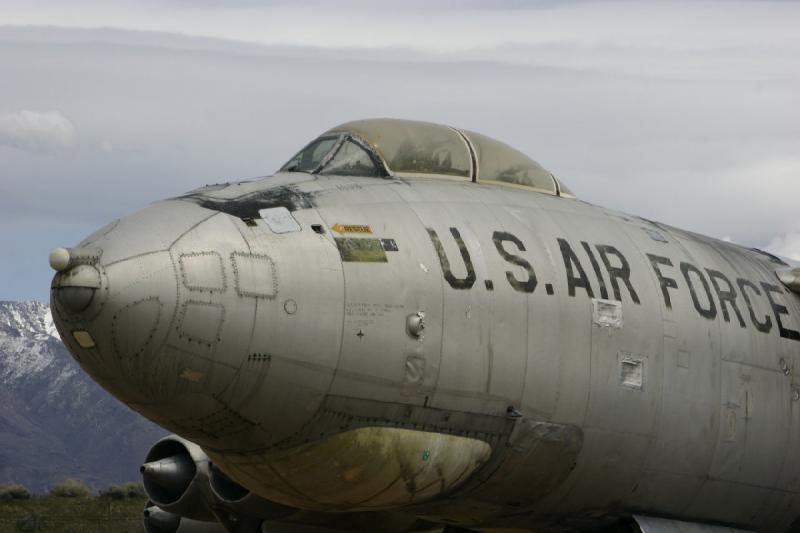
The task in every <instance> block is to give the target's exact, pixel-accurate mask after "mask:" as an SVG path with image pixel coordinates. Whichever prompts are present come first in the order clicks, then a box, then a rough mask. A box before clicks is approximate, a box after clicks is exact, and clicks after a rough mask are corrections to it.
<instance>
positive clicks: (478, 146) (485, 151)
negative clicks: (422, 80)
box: [281, 118, 574, 198]
mask: <svg viewBox="0 0 800 533" xmlns="http://www.w3.org/2000/svg"><path fill="white" fill-rule="evenodd" d="M281 171H284V172H309V173H312V174H321V175H345V176H364V177H406V178H408V177H433V178H447V179H463V180H470V181H473V182H481V183H484V182H488V183H498V184H505V185H512V186H518V187H524V188H526V189H534V190H536V191H539V192H544V193H548V194H553V195H558V196H566V197H570V198H574V196H573V194H572V193H571V192H570V191H569V190H568V189H567V188H566V187H565V186H564V185H563V184H562V183H560V182H559V180H557V179H556V177H555V176H553V175H552V174H551V173H550V172H548V171H547V170H545V169H544V168H542V167H541V166H540V165H539V163H537V162H536V161H534V160H533V159H531V158H529V157H528V156H526V155H525V154H523V153H522V152H520V151H519V150H516V149H514V148H512V147H510V146H508V145H507V144H504V143H501V142H500V141H496V140H494V139H492V138H490V137H486V136H485V135H481V134H480V133H475V132H472V131H466V130H459V129H456V128H451V127H449V126H442V125H440V124H432V123H430V122H418V121H414V120H400V119H389V118H381V119H367V120H356V121H354V122H347V123H345V124H342V125H340V126H337V127H335V128H332V129H330V130H328V131H326V132H325V133H323V134H322V135H320V136H319V137H317V138H316V139H314V140H313V141H312V142H311V143H310V144H309V145H308V146H306V147H305V148H303V149H302V150H300V152H298V153H297V155H295V156H294V157H293V158H292V159H290V160H289V162H287V163H286V164H285V165H283V167H281Z"/></svg>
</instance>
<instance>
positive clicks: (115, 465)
mask: <svg viewBox="0 0 800 533" xmlns="http://www.w3.org/2000/svg"><path fill="white" fill-rule="evenodd" d="M165 433H166V432H165V431H164V430H163V429H161V428H159V427H158V426H156V425H154V424H152V423H150V422H149V421H147V420H145V419H144V418H142V417H141V416H139V415H138V414H136V413H134V412H133V411H131V410H130V409H128V408H127V407H126V406H125V405H123V404H121V403H120V402H118V401H117V400H115V399H114V398H112V397H111V396H110V395H109V394H108V393H107V392H105V391H104V390H103V389H102V388H100V386H99V385H97V384H96V383H94V382H93V381H92V380H91V379H90V378H89V377H88V376H87V375H86V374H85V373H84V372H83V371H82V370H81V369H80V367H79V366H78V364H77V363H76V362H75V361H74V360H73V359H72V357H71V356H70V354H69V352H67V349H66V348H65V347H64V345H63V344H62V343H61V340H60V339H59V337H58V333H57V332H56V329H55V327H54V325H53V320H52V317H51V315H50V308H49V306H47V305H45V304H42V303H39V302H0V483H9V482H15V483H22V484H23V485H25V486H27V487H28V488H29V489H31V490H33V491H36V492H43V491H45V490H47V488H48V487H49V486H50V485H51V484H52V483H53V482H54V481H57V480H59V479H62V478H64V477H77V478H80V479H83V480H85V481H87V482H88V483H89V484H91V485H93V486H95V487H96V488H102V487H105V486H107V485H109V484H110V483H117V482H121V481H130V480H134V479H137V478H138V467H139V465H140V464H141V461H142V459H143V458H144V455H145V453H146V452H147V449H148V447H149V446H150V445H151V444H152V443H153V442H155V441H156V439H158V438H160V437H161V436H163V435H164V434H165Z"/></svg>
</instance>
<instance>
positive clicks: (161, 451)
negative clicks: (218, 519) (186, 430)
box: [139, 435, 214, 521]
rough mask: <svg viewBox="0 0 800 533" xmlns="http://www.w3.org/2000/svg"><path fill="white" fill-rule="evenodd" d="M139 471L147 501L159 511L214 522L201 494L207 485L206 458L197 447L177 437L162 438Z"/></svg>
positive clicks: (148, 454) (212, 515) (151, 450)
mask: <svg viewBox="0 0 800 533" xmlns="http://www.w3.org/2000/svg"><path fill="white" fill-rule="evenodd" d="M139 471H140V472H141V474H142V480H143V482H144V490H145V492H147V496H148V498H150V500H152V502H153V503H154V504H155V505H156V506H157V507H158V508H159V509H160V510H161V511H162V512H169V513H173V514H175V515H178V516H179V517H184V518H191V519H193V520H201V521H213V520H214V514H213V513H212V512H211V509H210V508H209V506H208V504H207V503H206V499H205V498H204V494H203V493H204V491H205V490H206V489H205V487H206V486H207V485H208V457H207V456H206V454H205V453H204V452H203V450H202V449H200V447H199V446H198V445H196V444H194V443H192V442H189V441H188V440H186V439H182V438H180V437H178V436H176V435H171V436H168V437H164V438H163V439H161V440H159V441H158V442H156V443H155V444H154V445H153V447H152V448H150V451H149V452H148V453H147V457H146V459H145V463H144V464H143V465H142V466H141V468H140V469H139ZM159 516H161V515H159Z"/></svg>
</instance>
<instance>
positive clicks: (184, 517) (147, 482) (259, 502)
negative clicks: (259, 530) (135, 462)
mask: <svg viewBox="0 0 800 533" xmlns="http://www.w3.org/2000/svg"><path fill="white" fill-rule="evenodd" d="M139 471H140V472H141V474H142V479H143V482H144V488H145V491H146V492H147V496H148V497H149V498H150V502H148V504H147V506H146V507H145V510H144V525H145V530H146V531H147V533H174V532H177V531H181V532H184V531H191V532H195V531H197V532H198V533H199V532H201V531H203V532H204V531H206V529H201V528H202V527H204V524H207V525H209V526H214V527H217V528H221V526H220V525H219V523H229V522H230V523H237V522H241V521H242V520H245V521H247V522H248V523H261V521H262V520H264V519H271V520H275V519H279V518H282V517H285V516H288V515H290V514H292V513H294V512H296V509H293V508H291V507H287V506H285V505H281V504H278V503H274V502H270V501H268V500H265V499H263V498H261V497H260V496H256V495H255V494H253V493H252V492H250V490H249V489H247V488H245V487H242V486H241V485H239V484H238V483H236V482H235V481H233V480H231V479H230V478H229V477H228V476H226V475H225V473H223V472H222V471H221V470H220V469H219V468H217V467H215V466H214V465H212V464H211V463H210V461H209V459H208V456H207V455H206V454H205V452H204V451H203V450H202V449H201V448H200V447H199V446H198V445H196V444H194V443H193V442H191V441H188V440H186V439H184V438H181V437H178V436H177V435H170V436H168V437H164V438H163V439H161V440H159V441H158V442H156V443H155V444H154V445H153V447H152V448H150V451H149V452H148V453H147V457H146V459H145V463H144V464H143V465H142V466H141V468H140V469H139ZM187 528H191V529H187ZM208 531H224V529H213V528H212V529H209V530H208Z"/></svg>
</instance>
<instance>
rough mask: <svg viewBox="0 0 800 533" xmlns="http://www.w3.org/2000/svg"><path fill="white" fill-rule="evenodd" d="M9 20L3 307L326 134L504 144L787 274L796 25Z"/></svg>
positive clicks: (735, 5)
mask: <svg viewBox="0 0 800 533" xmlns="http://www.w3.org/2000/svg"><path fill="white" fill-rule="evenodd" d="M388 4H389V3H388V2H385V3H377V2H361V1H355V0H351V1H346V2H332V1H322V0H320V1H317V2H308V3H305V4H302V6H301V4H300V3H299V2H295V1H291V2H290V1H258V0H234V1H230V0H229V1H226V2H213V1H211V0H200V1H191V2H190V1H189V0H164V1H160V2H159V1H156V0H136V1H135V2H134V1H128V2H126V1H110V0H103V1H99V0H97V1H92V0H75V1H72V2H63V1H62V0H58V1H55V0H44V1H30V0H27V1H5V0H0V224H2V228H3V230H2V231H0V249H2V250H3V258H2V260H0V280H2V281H0V299H29V298H35V299H40V300H45V301H46V300H47V298H48V286H49V281H50V278H51V272H50V271H49V267H48V266H47V254H48V252H49V250H50V249H51V248H54V247H56V246H63V245H66V246H70V245H74V244H76V243H77V242H78V241H80V240H81V238H82V237H84V236H85V235H86V234H88V233H90V232H91V231H92V230H94V229H95V228H97V227H99V226H101V225H103V224H105V223H106V222H108V221H110V220H112V219H114V218H117V217H119V216H120V215H123V214H126V213H129V212H131V211H134V210H136V209H138V208H141V207H142V206H144V205H146V204H147V203H149V202H151V201H154V200H157V199H159V198H163V197H166V196H171V195H175V194H179V193H181V192H183V191H186V190H189V189H192V188H195V187H197V186H199V185H203V184H206V183H213V182H218V181H226V180H230V179H238V178H247V177H253V176H259V175H266V174H270V173H272V172H273V171H274V170H275V169H276V168H277V167H279V166H280V165H281V164H282V163H283V162H284V161H285V160H286V159H288V158H289V156H290V155H291V154H292V153H293V152H294V151H295V150H297V149H298V148H299V147H300V146H301V145H303V144H304V143H305V142H306V141H308V140H310V139H311V138H313V137H314V136H316V135H317V134H318V133H320V132H321V131H324V130H325V129H327V128H329V127H331V126H333V125H336V124H338V123H341V122H344V121H347V120H352V119H356V118H364V117H375V116H391V117H400V118H412V119H420V120H430V121H434V122H443V123H447V124H451V125H454V126H459V127H464V128H467V129H471V130H476V131H479V132H482V133H486V134H488V135H491V136H494V137H497V138H499V139H501V140H504V141H506V142H508V143H509V144H512V145H513V146H516V147H518V148H520V149H521V150H523V151H524V152H526V153H528V154H529V155H531V156H532V157H533V158H534V159H536V160H538V161H539V162H540V163H541V164H542V165H543V166H545V167H546V168H548V169H550V170H551V171H553V172H554V173H555V174H557V175H558V176H559V177H561V178H562V179H563V180H564V181H565V182H566V183H567V184H569V185H570V187H571V188H572V189H573V190H574V191H575V192H576V193H577V194H578V196H579V197H580V198H582V199H584V200H587V201H589V202H592V203H596V204H602V205H606V206H610V207H613V208H617V209H620V210H623V211H627V212H630V213H633V214H637V215H641V216H644V217H647V218H651V219H655V220H660V221H663V222H666V223H669V224H672V225H675V226H678V227H682V228H686V229H690V230H693V231H698V232H701V233H705V234H709V235H712V236H715V237H719V238H729V239H732V240H733V241H735V242H738V243H741V244H745V245H748V246H758V247H763V248H768V249H770V250H772V251H774V252H777V253H781V254H783V255H788V256H794V257H795V258H798V259H800V216H798V205H797V204H798V198H800V31H798V28H800V3H795V2H755V1H753V2H698V1H692V2H667V1H664V2H639V1H631V2H597V1H593V2H582V1H571V2H570V1H566V2H564V1H562V2H556V1H551V0H547V1H544V0H543V1H533V2H523V1H507V2H502V1H495V2H484V1H481V2H479V1H477V0H475V1H464V2H457V1H454V0H450V1H441V2H435V1H431V0H427V1H422V0H411V1H408V0H406V1H404V2H400V3H395V2H393V3H392V4H399V5H393V6H392V7H387V6H388Z"/></svg>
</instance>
